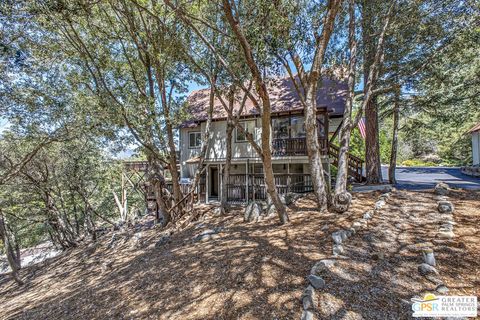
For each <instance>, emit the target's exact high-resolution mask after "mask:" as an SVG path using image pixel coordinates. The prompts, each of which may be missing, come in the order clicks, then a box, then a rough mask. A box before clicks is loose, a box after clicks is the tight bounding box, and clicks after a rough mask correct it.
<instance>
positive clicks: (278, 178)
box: [227, 173, 313, 202]
mask: <svg viewBox="0 0 480 320" xmlns="http://www.w3.org/2000/svg"><path fill="white" fill-rule="evenodd" d="M274 180H275V185H276V187H277V192H278V193H279V194H285V193H287V192H295V193H305V192H311V191H313V184H312V178H311V175H310V174H303V173H291V174H275V175H274ZM247 195H248V199H249V200H266V199H267V189H266V185H265V180H264V176H263V174H248V175H247V174H232V175H230V177H229V181H228V183H227V201H228V202H244V201H245V200H246V199H247Z"/></svg>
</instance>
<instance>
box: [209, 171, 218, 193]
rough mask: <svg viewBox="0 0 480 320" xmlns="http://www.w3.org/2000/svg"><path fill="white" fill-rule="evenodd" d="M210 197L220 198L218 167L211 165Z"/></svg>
mask: <svg viewBox="0 0 480 320" xmlns="http://www.w3.org/2000/svg"><path fill="white" fill-rule="evenodd" d="M210 197H212V198H218V167H216V166H215V167H210Z"/></svg>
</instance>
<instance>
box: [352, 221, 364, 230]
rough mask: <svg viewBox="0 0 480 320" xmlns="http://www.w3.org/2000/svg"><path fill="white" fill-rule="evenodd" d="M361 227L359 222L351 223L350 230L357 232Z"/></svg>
mask: <svg viewBox="0 0 480 320" xmlns="http://www.w3.org/2000/svg"><path fill="white" fill-rule="evenodd" d="M362 226H363V225H362V224H361V223H360V221H355V222H354V223H352V229H353V230H355V231H356V230H358V229H360V228H361V227H362Z"/></svg>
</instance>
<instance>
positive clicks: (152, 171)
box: [147, 154, 171, 227]
mask: <svg viewBox="0 0 480 320" xmlns="http://www.w3.org/2000/svg"><path fill="white" fill-rule="evenodd" d="M147 161H148V173H147V180H148V182H149V184H150V185H151V186H152V188H153V192H154V194H155V202H156V207H157V212H156V215H155V220H156V221H157V222H161V226H162V227H165V226H166V225H167V224H168V223H169V222H170V221H171V216H170V213H169V211H168V206H167V204H166V202H165V192H164V191H165V189H166V184H165V178H164V177H163V175H162V173H161V172H162V171H161V165H160V163H159V161H158V159H156V157H155V156H154V155H152V154H149V155H148V156H147Z"/></svg>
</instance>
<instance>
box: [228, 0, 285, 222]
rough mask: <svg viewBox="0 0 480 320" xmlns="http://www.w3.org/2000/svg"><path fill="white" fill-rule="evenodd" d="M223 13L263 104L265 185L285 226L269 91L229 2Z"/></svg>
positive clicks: (262, 146)
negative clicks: (275, 166) (275, 169)
mask: <svg viewBox="0 0 480 320" xmlns="http://www.w3.org/2000/svg"><path fill="white" fill-rule="evenodd" d="M222 3H223V11H224V13H225V16H226V19H227V21H228V23H229V25H230V27H231V28H232V30H233V33H234V34H235V36H236V38H237V40H238V41H239V43H240V46H241V47H242V50H243V55H244V57H245V61H246V63H247V66H248V68H249V69H250V72H251V74H252V79H253V81H254V82H255V88H256V90H257V93H258V96H259V97H260V100H261V102H262V110H261V121H262V137H261V149H262V154H261V155H260V156H261V158H262V162H263V171H264V175H265V184H266V186H267V193H268V195H269V196H270V199H271V200H272V203H273V205H274V206H275V209H276V210H277V214H278V218H279V219H280V223H282V224H284V223H287V222H288V221H289V219H288V215H287V210H286V207H285V205H284V204H283V203H282V201H281V200H280V197H279V196H278V193H277V188H276V186H275V179H274V175H273V167H272V151H271V149H270V147H271V141H270V140H271V137H270V132H271V128H270V120H271V109H272V106H271V104H270V97H269V95H268V90H267V87H266V85H265V81H264V80H263V77H262V75H261V72H260V69H259V67H258V65H257V64H256V62H255V58H254V57H253V52H252V48H251V46H250V43H249V42H248V40H247V38H246V37H245V34H244V33H243V30H242V28H241V26H240V25H239V22H238V21H237V20H236V19H235V18H234V17H233V12H232V7H231V5H230V1H229V0H223V1H222Z"/></svg>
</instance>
